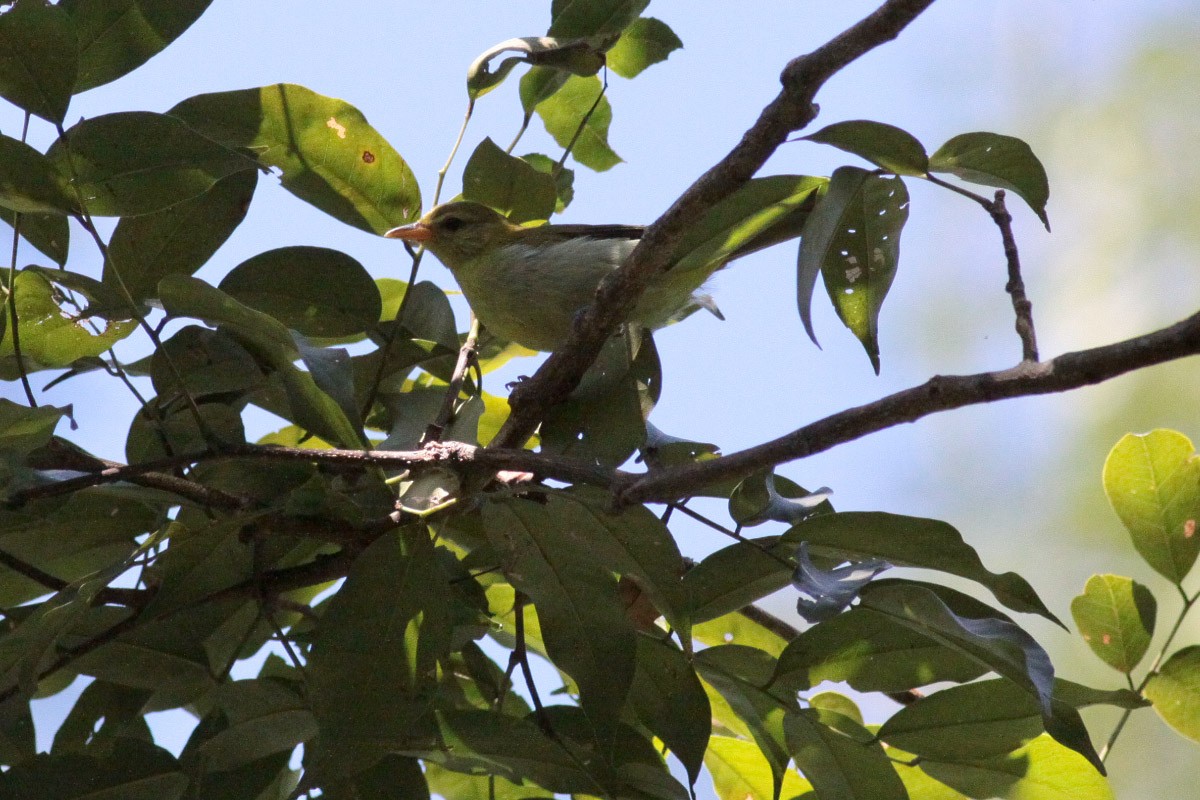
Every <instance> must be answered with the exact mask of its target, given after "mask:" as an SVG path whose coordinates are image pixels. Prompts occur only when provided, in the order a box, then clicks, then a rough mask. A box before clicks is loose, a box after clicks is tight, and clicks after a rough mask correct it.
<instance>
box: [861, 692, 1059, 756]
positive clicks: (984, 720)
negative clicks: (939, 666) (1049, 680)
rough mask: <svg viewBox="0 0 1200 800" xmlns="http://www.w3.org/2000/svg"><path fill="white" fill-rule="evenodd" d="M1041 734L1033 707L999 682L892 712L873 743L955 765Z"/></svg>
mask: <svg viewBox="0 0 1200 800" xmlns="http://www.w3.org/2000/svg"><path fill="white" fill-rule="evenodd" d="M1041 733H1042V718H1041V712H1040V711H1039V709H1038V704H1037V702H1036V701H1035V700H1034V699H1033V698H1031V697H1030V696H1029V694H1028V693H1027V692H1026V691H1024V690H1023V689H1022V688H1021V687H1019V686H1017V685H1016V684H1015V683H1013V682H1012V681H1009V680H1006V679H1004V678H999V679H996V680H988V681H980V682H978V683H970V684H967V685H965V686H952V687H950V688H949V689H943V690H942V691H940V692H935V693H933V694H930V695H926V696H925V697H922V698H921V699H919V700H917V702H915V703H913V704H912V705H908V706H905V707H903V708H901V709H900V710H899V711H897V712H896V713H895V714H894V715H893V716H892V718H891V719H889V720H888V721H887V722H885V723H884V725H883V727H882V728H880V729H879V738H881V739H883V740H884V741H886V742H887V743H888V744H889V745H891V746H893V747H899V748H900V749H901V750H904V751H906V752H909V753H913V754H915V755H918V756H921V757H922V758H932V759H935V760H937V761H948V762H960V761H972V760H978V759H986V758H990V757H992V756H997V755H1002V754H1004V753H1009V752H1012V751H1013V750H1016V749H1017V748H1018V747H1021V746H1022V745H1024V744H1025V743H1026V742H1028V741H1030V740H1032V739H1035V738H1037V737H1038V736H1039V735H1041Z"/></svg>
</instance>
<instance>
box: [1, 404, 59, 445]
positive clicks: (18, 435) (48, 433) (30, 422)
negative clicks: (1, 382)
mask: <svg viewBox="0 0 1200 800" xmlns="http://www.w3.org/2000/svg"><path fill="white" fill-rule="evenodd" d="M69 411H70V409H69V408H56V407H55V406H40V407H38V408H30V407H29V406H23V405H20V404H18V403H14V402H13V401H11V400H8V399H6V398H2V397H0V453H4V454H6V455H8V454H12V455H15V456H25V455H27V454H28V453H29V452H31V451H33V450H37V449H38V448H39V447H44V446H45V445H47V444H49V443H50V439H51V437H53V435H54V428H55V427H56V426H57V425H58V421H59V420H60V419H62V418H63V415H64V414H67V413H68V412H69Z"/></svg>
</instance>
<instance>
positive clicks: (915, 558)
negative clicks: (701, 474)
mask: <svg viewBox="0 0 1200 800" xmlns="http://www.w3.org/2000/svg"><path fill="white" fill-rule="evenodd" d="M783 542H784V543H785V544H792V545H798V544H799V543H800V542H807V543H808V546H809V548H810V550H811V551H812V552H813V553H814V554H817V555H824V556H829V557H832V558H845V559H850V560H868V559H883V560H885V561H887V562H889V563H891V564H893V565H895V566H898V567H922V568H924V569H935V570H939V571H941V572H948V573H950V574H951V575H958V576H959V577H962V578H967V579H969V580H973V581H976V582H978V583H980V584H981V585H983V586H985V587H987V589H988V590H989V591H991V593H992V594H993V595H995V597H996V599H997V600H999V601H1000V602H1001V603H1004V605H1006V606H1008V607H1009V608H1011V609H1013V610H1014V611H1021V612H1025V613H1032V614H1038V615H1040V616H1042V617H1045V618H1046V619H1048V620H1050V621H1051V622H1055V623H1057V624H1059V625H1062V623H1061V622H1059V621H1058V618H1057V617H1055V616H1054V615H1053V614H1052V613H1050V609H1048V608H1046V605H1045V604H1044V603H1043V602H1042V600H1041V598H1039V597H1038V596H1037V592H1035V591H1034V589H1033V587H1032V586H1030V585H1029V582H1028V581H1026V580H1025V579H1024V578H1022V577H1021V576H1020V575H1018V574H1017V573H1015V572H1005V573H995V572H990V571H988V569H987V568H986V567H984V565H983V562H982V561H980V559H979V554H978V553H976V552H975V548H973V547H971V546H970V545H969V544H967V543H966V542H964V541H963V538H962V534H960V533H959V532H958V531H957V530H956V529H955V528H954V527H953V526H952V525H950V524H948V523H945V522H941V521H939V520H935V519H925V518H923V517H907V516H902V515H899V514H887V513H884V512H875V511H848V512H841V513H837V514H822V515H818V516H814V517H813V518H812V519H809V520H805V521H804V522H801V523H800V524H798V525H796V526H794V527H793V528H791V529H790V530H789V531H788V532H787V533H786V534H784V536H783Z"/></svg>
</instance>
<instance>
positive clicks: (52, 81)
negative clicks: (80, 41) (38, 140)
mask: <svg viewBox="0 0 1200 800" xmlns="http://www.w3.org/2000/svg"><path fill="white" fill-rule="evenodd" d="M75 50H76V44H75V27H74V25H72V22H71V18H70V17H69V16H67V14H66V12H64V11H63V9H62V7H61V6H51V5H44V4H42V3H30V2H21V3H17V4H16V5H15V6H13V7H12V8H10V9H9V10H8V13H6V14H4V15H3V16H0V97H3V98H4V99H5V100H8V101H9V102H11V103H14V104H15V105H17V106H20V107H21V108H23V109H25V110H26V111H28V112H29V113H31V114H35V115H37V116H39V117H41V118H42V119H44V120H47V121H49V122H53V123H58V122H62V121H63V117H65V116H66V115H67V106H68V105H70V103H71V90H72V89H73V88H74V86H75V73H76V70H77V69H78V67H79V64H78V61H77V58H76V55H75Z"/></svg>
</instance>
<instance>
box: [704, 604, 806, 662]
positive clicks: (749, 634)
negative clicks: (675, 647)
mask: <svg viewBox="0 0 1200 800" xmlns="http://www.w3.org/2000/svg"><path fill="white" fill-rule="evenodd" d="M692 638H694V639H695V640H696V641H698V642H703V643H704V644H707V645H710V646H711V645H718V644H744V645H746V646H748V647H753V648H756V649H758V650H762V651H763V652H766V653H770V654H771V655H773V656H775V657H776V658H778V657H779V654H780V653H781V652H783V649H784V647H785V646H786V645H787V641H786V640H785V639H784V638H783V637H782V636H780V635H779V634H778V633H774V632H772V631H770V630H768V629H767V628H765V627H764V626H762V625H760V624H759V623H757V622H754V621H753V620H751V619H750V618H749V617H747V616H745V615H743V614H739V613H732V614H725V615H724V616H720V617H717V618H716V619H713V620H709V621H708V622H703V623H701V624H699V625H696V626H695V627H693V628H692Z"/></svg>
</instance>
